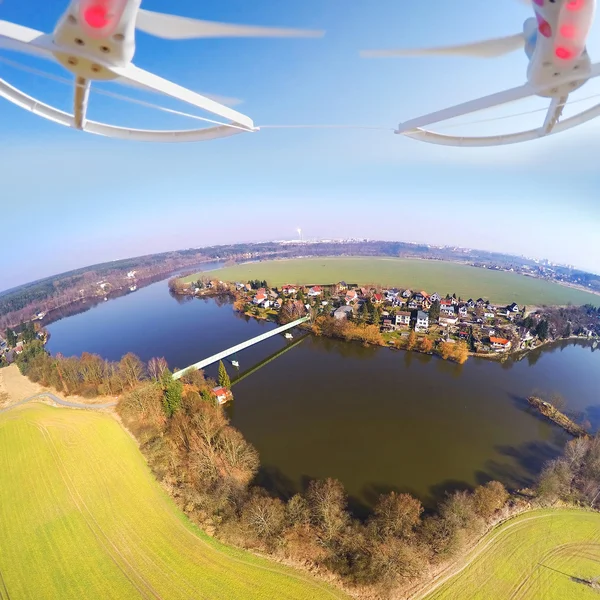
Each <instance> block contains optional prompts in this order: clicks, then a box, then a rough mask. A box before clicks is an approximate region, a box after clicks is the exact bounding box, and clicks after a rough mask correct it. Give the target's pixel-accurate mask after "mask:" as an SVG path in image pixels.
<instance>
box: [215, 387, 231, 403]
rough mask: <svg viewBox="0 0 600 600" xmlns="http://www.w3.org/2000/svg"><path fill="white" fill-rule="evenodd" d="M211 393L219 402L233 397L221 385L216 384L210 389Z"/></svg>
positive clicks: (224, 401)
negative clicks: (216, 385)
mask: <svg viewBox="0 0 600 600" xmlns="http://www.w3.org/2000/svg"><path fill="white" fill-rule="evenodd" d="M212 395H213V396H214V398H215V400H216V401H217V402H218V403H219V404H225V403H226V402H229V400H232V399H233V394H232V393H231V392H230V391H229V390H228V389H227V388H224V387H223V386H218V387H216V388H213V389H212Z"/></svg>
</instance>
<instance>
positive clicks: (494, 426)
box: [48, 281, 600, 514]
mask: <svg viewBox="0 0 600 600" xmlns="http://www.w3.org/2000/svg"><path fill="white" fill-rule="evenodd" d="M274 327H275V325H274V324H272V323H266V322H258V321H255V320H251V319H248V318H246V317H243V316H240V315H237V314H236V313H234V312H233V309H232V305H231V303H230V302H229V301H227V300H221V301H218V300H217V301H215V300H198V299H193V298H183V299H182V298H179V299H176V298H174V297H172V296H171V295H170V294H169V291H168V288H167V284H166V281H163V282H159V283H155V284H152V285H150V286H148V287H146V288H143V289H141V290H138V291H136V292H134V293H132V294H129V295H127V296H124V297H121V298H118V299H115V300H109V301H108V302H104V303H101V304H100V305H98V306H96V307H94V308H91V309H90V310H88V311H87V312H84V313H81V314H78V315H75V316H70V317H68V318H65V319H62V320H60V321H57V322H55V323H53V324H51V325H49V327H48V329H49V331H50V333H51V337H50V341H49V343H48V350H49V351H50V352H52V353H53V354H55V353H58V352H60V353H62V354H64V355H74V354H80V353H81V352H84V351H87V352H93V353H97V354H100V355H101V356H103V357H105V358H108V359H111V360H118V359H120V358H121V356H123V355H124V354H125V353H127V352H134V353H135V354H137V355H138V356H140V358H142V359H143V360H145V361H146V360H149V359H150V358H152V357H154V356H164V357H165V358H166V359H167V361H168V362H169V365H170V366H171V368H183V367H186V366H188V365H190V364H192V363H194V362H196V361H199V360H201V359H203V358H206V357H208V356H210V355H212V354H214V353H217V352H219V351H221V350H224V349H226V348H229V347H230V346H233V345H235V344H237V343H240V342H242V341H245V340H247V339H249V338H251V337H254V336H256V335H259V334H260V333H263V332H265V331H267V330H269V329H272V328H274ZM298 337H299V334H296V339H298ZM289 344H290V342H288V341H286V340H285V339H284V338H283V336H276V337H274V338H271V339H269V340H267V341H265V342H263V343H261V344H259V345H258V346H254V347H252V348H249V349H247V350H245V351H243V352H241V353H240V354H239V355H238V356H237V359H238V360H239V361H240V368H241V372H242V373H243V372H245V371H247V370H249V369H251V368H252V367H253V366H255V365H256V364H257V363H260V362H261V361H264V360H265V359H268V358H269V357H271V356H272V355H273V354H274V353H277V352H279V351H280V350H282V349H284V348H285V347H286V346H288V345H289ZM228 370H229V372H230V375H231V376H232V378H233V377H235V375H236V373H235V370H234V368H233V367H232V366H231V365H228ZM207 371H208V374H210V375H213V376H214V375H215V374H216V367H210V368H209V369H208V370H207ZM535 391H537V392H546V393H560V394H561V395H562V396H563V397H564V398H565V399H566V401H567V408H568V410H570V411H572V412H573V413H576V414H577V415H579V417H580V418H583V417H585V418H587V419H588V420H589V421H590V422H591V424H592V426H593V427H594V428H599V427H600V348H599V349H597V350H593V349H592V348H591V346H590V345H589V344H587V343H584V342H564V343H559V344H558V345H556V346H553V347H551V348H549V349H546V350H543V351H539V352H535V353H531V354H529V355H527V356H526V357H525V358H523V359H522V360H521V361H517V362H515V361H509V362H507V363H504V364H499V363H495V362H490V361H485V360H481V359H469V361H468V362H467V363H466V364H464V365H462V366H459V365H456V364H453V363H448V362H444V361H442V360H440V359H438V358H435V357H429V356H424V355H420V354H414V353H407V352H398V351H393V350H388V349H385V348H364V347H362V346H360V345H357V344H348V343H344V342H338V341H334V340H329V339H323V338H313V337H311V336H308V337H306V338H305V339H304V340H303V341H302V342H300V343H299V344H298V345H297V346H295V347H294V348H292V349H291V350H289V352H287V353H285V354H282V355H281V356H279V357H278V358H276V359H275V360H273V361H271V362H268V363H267V364H266V365H265V366H264V367H262V368H260V369H259V370H257V371H256V372H254V373H252V374H251V375H249V376H248V377H246V378H244V379H243V380H242V381H240V382H239V383H238V384H236V385H235V387H234V394H235V401H234V403H233V404H232V405H231V407H229V408H228V409H227V410H228V412H229V415H230V417H231V420H232V423H233V425H234V426H235V427H237V428H238V429H240V430H241V431H242V433H243V434H244V435H245V436H246V438H247V439H248V440H249V441H250V442H251V443H253V444H254V445H255V446H256V448H257V449H258V451H259V452H260V456H261V463H262V469H261V473H260V475H259V478H258V479H259V482H260V483H261V484H262V485H265V486H267V487H269V488H270V489H271V490H273V491H277V492H279V493H281V494H283V495H289V494H291V493H293V492H294V491H297V490H299V489H301V488H302V487H303V486H304V485H306V482H307V481H308V480H310V479H314V478H324V477H335V478H338V479H340V480H341V481H342V482H343V483H344V485H345V486H346V489H347V491H348V493H349V495H350V497H351V505H352V506H353V508H354V509H355V510H356V512H357V513H359V514H360V513H363V512H364V511H365V510H366V509H367V507H369V506H371V505H372V504H373V502H374V501H375V499H376V497H377V495H378V494H379V493H382V492H387V491H390V490H402V491H410V492H411V493H413V494H415V495H416V496H418V497H420V498H421V499H422V500H423V501H424V502H425V503H426V504H427V505H432V504H433V503H434V502H435V501H436V500H437V499H438V498H439V497H440V496H441V494H442V493H443V491H444V490H446V489H449V488H460V487H465V486H470V485H474V484H476V483H481V482H485V481H487V480H489V479H490V478H494V479H499V480H500V481H502V482H504V483H505V484H506V485H508V486H510V487H512V488H518V487H522V486H525V485H528V484H530V483H531V482H532V481H533V479H532V478H533V476H534V475H535V474H536V473H537V472H538V471H539V469H540V466H541V464H542V463H543V462H544V461H545V460H547V459H548V458H550V457H553V456H555V455H556V454H557V453H558V452H559V451H560V449H561V447H562V445H563V444H564V443H565V441H566V440H567V439H568V437H567V435H566V434H564V433H563V432H562V430H560V429H558V428H557V427H555V426H553V425H551V424H549V423H548V422H546V421H545V420H544V419H543V418H541V417H539V416H538V415H536V414H534V413H532V412H531V411H530V410H529V409H528V407H527V403H526V400H525V398H526V397H527V396H528V395H530V394H531V393H533V392H535Z"/></svg>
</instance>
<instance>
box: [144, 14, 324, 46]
mask: <svg viewBox="0 0 600 600" xmlns="http://www.w3.org/2000/svg"><path fill="white" fill-rule="evenodd" d="M136 27H137V28H138V29H139V30H140V31H144V32H145V33H149V34H150V35H154V36H156V37H160V38H164V39H168V40H186V39H193V38H215V37H264V38H268V37H322V36H323V35H325V32H324V31H310V30H305V29H281V28H275V27H254V26H250V25H230V24H228V23H217V22H214V21H199V20H197V19H189V18H187V17H177V16H175V15H166V14H162V13H157V12H153V11H150V10H144V9H140V10H139V11H138V16H137V21H136Z"/></svg>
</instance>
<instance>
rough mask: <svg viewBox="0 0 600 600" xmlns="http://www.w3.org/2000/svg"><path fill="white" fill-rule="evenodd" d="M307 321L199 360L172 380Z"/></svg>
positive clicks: (302, 320) (262, 335) (273, 330)
mask: <svg viewBox="0 0 600 600" xmlns="http://www.w3.org/2000/svg"><path fill="white" fill-rule="evenodd" d="M309 320H310V317H303V318H302V319H298V320H297V321H293V322H292V323H288V324H287V325H283V326H281V327H277V328H276V329H272V330H271V331H268V332H267V333H263V334H261V335H259V336H257V337H255V338H252V339H251V340H248V341H247V342H243V343H241V344H238V345H237V346H233V347H231V348H229V349H228V350H223V352H219V354H215V355H213V356H210V357H209V358H205V359H204V360H201V361H200V362H197V363H195V364H193V365H190V366H189V367H187V369H181V371H175V373H173V379H180V378H181V377H182V376H183V375H184V374H185V373H186V372H187V371H190V370H195V371H199V370H200V369H204V368H205V367H208V366H209V365H212V364H214V363H216V362H219V361H220V360H223V359H224V358H227V357H228V356H231V355H232V354H235V353H236V352H241V351H242V350H245V349H246V348H250V346H254V345H255V344H259V343H260V342H264V341H265V340H268V339H269V338H272V337H274V336H276V335H278V334H280V333H283V332H284V331H288V330H289V329H293V328H294V327H298V325H302V323H306V322H307V321H309Z"/></svg>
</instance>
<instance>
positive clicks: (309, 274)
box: [186, 258, 600, 306]
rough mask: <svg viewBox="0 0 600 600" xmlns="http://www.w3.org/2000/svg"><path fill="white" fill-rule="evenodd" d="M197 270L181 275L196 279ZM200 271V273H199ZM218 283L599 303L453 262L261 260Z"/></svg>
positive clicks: (221, 273)
mask: <svg viewBox="0 0 600 600" xmlns="http://www.w3.org/2000/svg"><path fill="white" fill-rule="evenodd" d="M201 275H202V274H201V273H198V274H196V275H192V276H191V277H187V278H186V281H188V282H189V281H194V280H197V279H198V277H199V276H201ZM205 275H206V274H205ZM210 276H211V277H214V278H218V279H221V280H223V281H248V280H251V279H260V280H263V279H266V280H267V283H268V284H269V285H271V286H281V285H284V284H286V283H293V284H305V285H306V284H328V283H337V282H338V281H340V280H343V281H346V282H348V283H357V284H360V285H364V284H375V285H389V286H397V287H400V288H411V289H417V290H419V291H420V290H425V291H426V292H428V293H430V294H432V293H433V292H438V293H440V294H443V295H445V294H446V293H450V294H452V293H456V294H457V295H458V296H462V297H463V298H465V299H467V298H474V299H477V298H479V297H483V298H488V299H489V300H491V301H492V302H497V303H506V304H509V303H510V302H517V303H518V304H521V305H523V304H525V305H532V304H533V305H565V304H568V303H569V302H570V303H572V304H576V305H581V304H588V303H590V304H594V305H596V306H600V296H597V295H594V294H590V293H587V292H584V291H579V290H575V289H571V288H567V287H564V286H561V285H558V284H555V283H550V282H547V281H542V280H539V279H533V278H530V277H525V276H523V275H516V274H514V273H505V272H502V271H489V270H487V269H479V268H476V267H469V266H466V265H459V264H455V263H448V262H440V261H426V260H405V259H394V258H310V259H293V260H285V261H281V260H280V261H265V262H260V263H252V264H247V265H240V266H235V267H230V268H226V269H221V270H218V271H213V272H212V273H211V274H210Z"/></svg>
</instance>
